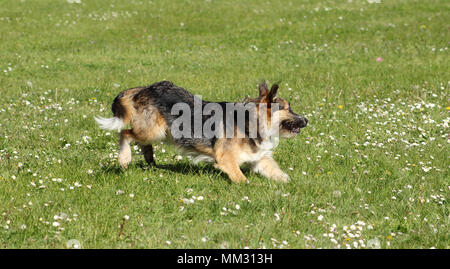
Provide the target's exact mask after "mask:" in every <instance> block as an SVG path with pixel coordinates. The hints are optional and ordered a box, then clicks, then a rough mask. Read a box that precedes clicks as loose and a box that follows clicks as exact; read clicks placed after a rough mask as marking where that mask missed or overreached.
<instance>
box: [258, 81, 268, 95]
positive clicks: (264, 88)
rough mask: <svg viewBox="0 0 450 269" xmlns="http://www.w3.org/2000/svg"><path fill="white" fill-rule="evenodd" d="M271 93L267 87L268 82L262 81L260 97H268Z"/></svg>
mask: <svg viewBox="0 0 450 269" xmlns="http://www.w3.org/2000/svg"><path fill="white" fill-rule="evenodd" d="M268 94H269V88H267V84H266V82H265V81H262V82H261V83H260V84H259V97H266V96H267V95H268Z"/></svg>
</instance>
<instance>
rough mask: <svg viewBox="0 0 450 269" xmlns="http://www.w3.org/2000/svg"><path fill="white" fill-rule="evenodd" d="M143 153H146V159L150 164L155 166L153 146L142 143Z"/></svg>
mask: <svg viewBox="0 0 450 269" xmlns="http://www.w3.org/2000/svg"><path fill="white" fill-rule="evenodd" d="M141 149H142V153H144V158H145V161H146V162H147V163H148V165H150V166H155V165H156V163H155V159H154V158H153V146H152V145H151V144H149V145H141Z"/></svg>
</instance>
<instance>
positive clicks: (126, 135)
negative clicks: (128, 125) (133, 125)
mask: <svg viewBox="0 0 450 269" xmlns="http://www.w3.org/2000/svg"><path fill="white" fill-rule="evenodd" d="M133 140H134V136H133V130H122V132H120V140H119V144H120V153H119V164H120V166H122V167H123V168H127V167H128V165H129V164H130V162H131V147H130V143H131V142H133Z"/></svg>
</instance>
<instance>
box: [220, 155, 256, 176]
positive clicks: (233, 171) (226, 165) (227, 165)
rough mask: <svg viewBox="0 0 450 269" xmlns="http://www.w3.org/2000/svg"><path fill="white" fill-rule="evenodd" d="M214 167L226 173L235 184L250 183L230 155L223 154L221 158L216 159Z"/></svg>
mask: <svg viewBox="0 0 450 269" xmlns="http://www.w3.org/2000/svg"><path fill="white" fill-rule="evenodd" d="M214 167H216V168H218V169H220V170H222V171H223V172H225V173H226V174H227V175H228V177H229V178H230V179H231V181H233V182H234V183H247V182H248V180H247V178H246V177H245V176H244V174H243V173H242V171H241V168H240V167H239V164H238V163H237V162H236V160H235V159H234V156H232V155H230V154H222V155H221V156H220V157H219V158H216V163H215V164H214Z"/></svg>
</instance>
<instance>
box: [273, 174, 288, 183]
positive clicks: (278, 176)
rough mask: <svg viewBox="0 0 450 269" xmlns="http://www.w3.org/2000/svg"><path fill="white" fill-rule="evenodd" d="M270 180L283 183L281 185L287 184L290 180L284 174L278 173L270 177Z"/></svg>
mask: <svg viewBox="0 0 450 269" xmlns="http://www.w3.org/2000/svg"><path fill="white" fill-rule="evenodd" d="M272 179H273V180H276V181H279V182H283V183H288V182H289V181H290V180H291V178H290V177H289V175H288V174H286V173H284V172H280V173H278V174H276V175H274V176H273V177H272Z"/></svg>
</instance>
